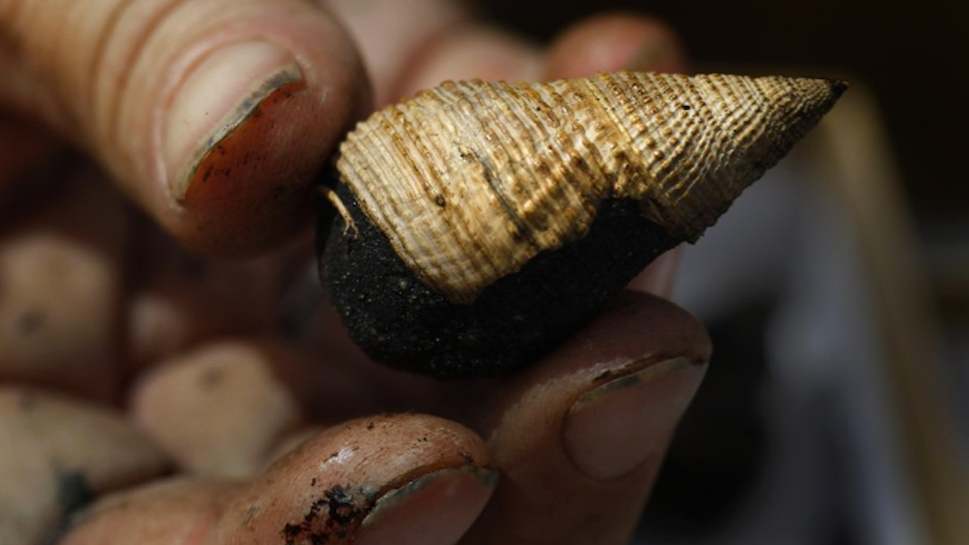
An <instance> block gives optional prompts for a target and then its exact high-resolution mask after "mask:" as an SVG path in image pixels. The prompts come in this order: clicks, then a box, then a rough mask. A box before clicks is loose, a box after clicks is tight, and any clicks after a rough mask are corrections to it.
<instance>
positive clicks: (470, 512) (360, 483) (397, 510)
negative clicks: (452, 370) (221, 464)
mask: <svg viewBox="0 0 969 545" xmlns="http://www.w3.org/2000/svg"><path fill="white" fill-rule="evenodd" d="M490 466H491V462H490V457H489V455H488V451H487V448H486V447H485V445H484V441H482V440H481V439H480V438H479V437H477V436H476V435H475V434H474V433H473V432H471V431H470V430H468V429H467V428H464V427H463V426H461V425H459V424H457V423H455V422H451V421H448V420H444V419H441V418H437V417H433V416H426V415H415V414H409V415H380V416H373V417H368V418H363V419H358V420H353V421H350V422H347V423H344V424H341V425H340V426H334V427H332V428H330V429H328V430H326V431H323V432H321V433H319V434H318V435H316V436H314V437H311V438H309V439H307V440H306V441H304V442H303V443H302V444H301V445H300V446H299V447H297V448H296V449H294V450H293V451H292V452H290V453H289V454H287V455H285V456H283V457H282V458H281V459H280V460H278V461H277V462H276V463H275V464H273V466H272V467H271V468H270V469H269V470H268V471H267V472H266V475H265V476H264V477H263V478H261V479H259V480H258V481H256V482H255V483H253V485H252V486H251V487H250V488H249V490H248V491H247V492H246V493H244V494H242V495H240V496H239V497H237V498H235V499H234V500H233V502H232V504H231V505H229V506H228V509H227V516H225V517H223V518H222V519H221V520H220V526H221V527H222V528H223V529H224V531H226V532H240V534H239V535H244V536H245V538H246V540H247V542H267V543H268V542H275V541H273V540H279V539H280V538H282V539H283V540H284V541H290V542H300V543H301V542H304V541H305V542H307V543H309V542H313V543H316V542H321V543H322V542H324V541H321V540H323V539H328V540H332V541H333V542H336V543H347V542H350V541H352V542H354V543H386V542H387V541H385V539H386V538H388V537H393V538H395V539H394V542H395V543H405V544H406V543H433V544H435V545H436V544H440V545H448V544H451V543H454V542H455V541H454V540H453V539H455V536H458V537H460V535H462V534H463V533H464V531H465V530H466V529H467V527H468V526H470V524H471V523H472V522H473V521H474V519H475V518H476V517H477V515H478V513H479V512H480V510H481V508H482V507H483V505H484V503H485V502H486V501H487V499H488V498H489V497H490V495H491V489H492V488H493V485H494V477H493V470H492V469H491V468H490ZM254 509H257V510H256V511H255V512H254V511H253V510H254ZM247 513H249V514H248V515H247ZM241 532H245V533H244V534H242V533H241ZM314 540H316V541H314Z"/></svg>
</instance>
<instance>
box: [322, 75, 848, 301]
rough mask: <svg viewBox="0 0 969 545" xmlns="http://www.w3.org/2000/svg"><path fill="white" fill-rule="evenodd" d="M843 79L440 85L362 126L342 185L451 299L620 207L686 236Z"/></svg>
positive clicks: (464, 297) (828, 100)
mask: <svg viewBox="0 0 969 545" xmlns="http://www.w3.org/2000/svg"><path fill="white" fill-rule="evenodd" d="M840 91H841V87H840V84H839V83H838V82H831V81H828V80H821V79H804V78H784V77H764V78H749V77H744V76H728V75H701V76H693V77H687V76H683V75H672V74H651V73H634V72H620V73H616V74H602V75H599V76H596V77H592V78H585V79H579V80H562V81H556V82H551V83H540V84H534V83H514V84H509V83H485V82H482V81H467V82H457V83H455V82H447V83H445V84H444V85H442V86H440V87H437V88H435V89H431V90H428V91H424V92H422V93H420V94H418V95H417V96H415V97H414V98H413V99H411V100H408V101H405V102H403V103H400V104H396V105H394V106H390V107H388V108H386V109H384V110H382V111H380V112H377V113H376V114H374V115H373V116H371V117H370V118H369V119H368V120H366V121H365V122H363V123H361V124H360V125H359V126H358V127H357V128H356V129H355V130H354V131H353V132H352V133H351V134H350V135H349V136H348V138H347V140H346V141H345V142H344V143H343V145H342V147H341V150H340V151H341V155H340V158H339V160H338V162H337V169H338V170H339V172H340V175H341V180H342V181H343V183H345V184H347V186H348V187H349V188H350V189H351V190H352V192H353V194H354V195H355V196H356V198H357V200H358V202H359V205H360V207H361V209H362V210H363V211H364V213H365V214H366V215H367V217H368V218H369V219H370V220H371V221H372V222H373V223H374V224H375V225H376V226H377V227H378V228H379V229H380V230H381V231H382V232H383V233H384V234H385V235H386V236H387V238H388V240H389V242H390V244H391V245H392V247H393V248H394V250H395V252H396V253H397V255H398V256H399V257H400V258H401V260H402V261H403V262H404V263H406V264H407V266H408V267H409V268H410V269H411V270H412V271H413V272H414V274H415V275H416V276H417V277H418V278H420V279H422V280H423V281H424V282H425V283H427V284H428V285H429V286H431V287H433V288H435V289H437V290H438V291H440V292H441V293H443V294H444V295H445V296H446V297H448V299H450V300H451V301H454V302H459V303H468V302H471V301H473V300H474V299H475V298H476V297H477V295H478V294H479V293H480V292H481V291H482V290H483V289H484V288H485V287H487V286H488V285H490V284H491V283H492V282H494V281H495V280H497V279H498V278H501V277H503V276H505V275H507V274H510V273H513V272H515V271H516V270H518V269H519V268H520V267H521V266H522V265H523V264H524V263H526V262H527V261H528V260H530V259H531V258H532V257H534V256H535V255H537V254H538V253H539V252H542V251H546V250H554V249H557V248H560V247H562V246H564V245H565V244H567V243H569V242H571V241H572V240H575V239H577V238H580V237H582V236H583V235H584V234H585V233H586V232H587V231H588V229H589V227H590V225H591V224H592V222H593V220H594V219H595V216H596V212H597V210H598V209H599V206H600V203H601V202H602V201H604V200H605V199H615V198H620V199H622V198H626V199H632V200H634V201H636V202H637V203H639V206H640V208H641V210H642V213H643V214H644V215H645V216H646V217H647V218H648V219H650V220H651V221H653V222H655V223H657V224H658V225H660V226H662V227H663V228H664V229H665V230H666V231H667V232H668V233H669V234H670V235H673V236H675V237H678V238H682V239H683V240H687V241H693V240H695V239H696V238H698V237H699V236H700V235H701V234H702V233H703V231H704V230H705V229H706V228H707V227H709V226H710V225H712V224H713V223H714V222H715V221H716V219H717V218H718V217H719V216H720V215H721V214H722V213H723V212H724V211H725V210H726V209H727V207H728V206H729V205H730V203H731V202H732V201H733V200H734V199H735V198H736V197H737V196H738V195H739V194H740V193H741V192H742V191H743V190H744V189H745V188H746V187H747V186H748V185H750V184H751V183H753V182H754V181H755V180H756V179H757V178H759V177H760V176H761V175H762V174H763V173H764V171H765V170H766V169H767V168H769V167H771V166H773V165H774V164H775V163H776V162H777V161H778V160H779V159H780V158H781V157H782V156H783V155H785V154H786V153H787V152H788V151H789V149H790V148H791V146H792V145H793V144H794V142H796V141H797V140H798V139H800V138H801V137H802V136H803V135H804V133H805V132H806V131H807V130H808V129H810V128H811V127H812V126H814V124H815V123H816V122H817V121H818V120H819V119H820V118H821V116H822V115H823V114H824V113H825V112H827V110H828V109H830V107H831V106H832V105H833V103H834V101H835V100H836V99H837V97H838V95H839V94H840Z"/></svg>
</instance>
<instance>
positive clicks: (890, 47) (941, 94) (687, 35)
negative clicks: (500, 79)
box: [479, 0, 969, 225]
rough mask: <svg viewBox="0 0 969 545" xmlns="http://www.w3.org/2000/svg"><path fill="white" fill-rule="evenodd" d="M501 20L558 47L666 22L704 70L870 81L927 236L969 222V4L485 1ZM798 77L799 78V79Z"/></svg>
mask: <svg viewBox="0 0 969 545" xmlns="http://www.w3.org/2000/svg"><path fill="white" fill-rule="evenodd" d="M479 4H480V6H481V9H482V10H483V11H484V12H485V13H487V14H489V15H490V16H491V17H492V19H494V20H496V21H499V22H501V23H503V24H505V25H507V26H511V27H513V28H517V29H519V30H521V31H522V32H524V33H526V34H528V35H531V36H533V37H536V38H538V39H542V40H547V39H551V38H552V37H553V36H555V34H557V33H558V32H560V31H561V30H562V29H564V28H565V27H566V26H568V25H569V24H570V23H571V22H574V21H576V20H578V19H580V18H582V17H583V16H588V15H591V14H594V13H599V12H603V11H609V10H628V11H635V12H639V13H645V14H649V15H653V16H655V17H658V18H660V19H663V20H665V21H666V22H667V23H669V24H670V25H671V26H672V27H673V28H675V29H676V30H677V31H678V32H679V34H680V36H681V37H682V38H683V43H684V44H685V46H686V48H687V51H688V53H689V56H690V58H691V60H692V61H693V62H694V63H695V66H696V67H698V68H700V69H702V68H703V66H705V65H712V66H719V65H734V66H744V65H767V66H777V67H780V68H782V69H784V70H785V71H788V70H791V69H797V70H799V71H800V70H803V71H805V72H806V74H805V75H830V76H839V77H846V78H848V79H852V78H854V79H856V80H861V81H863V82H864V83H866V84H867V85H868V86H869V87H871V88H872V90H873V91H874V94H875V95H876V97H877V99H878V102H879V106H880V108H881V110H882V112H883V114H884V116H885V120H886V123H887V126H888V129H889V133H890V134H889V137H890V139H891V142H892V144H893V146H894V151H895V153H896V157H897V160H898V163H899V166H900V167H901V169H902V174H903V177H904V180H905V189H906V192H907V194H908V197H909V201H910V203H911V205H912V207H913V210H914V212H915V218H916V221H917V222H918V223H919V224H930V225H934V224H937V223H939V222H942V223H948V222H950V221H952V220H955V221H959V220H962V221H965V220H967V219H969V217H967V216H969V179H967V176H966V173H965V166H964V165H965V161H966V159H967V157H969V149H967V144H969V135H967V127H969V74H967V72H969V9H967V5H969V2H966V1H965V0H950V1H949V2H944V1H942V0H928V1H924V0H923V1H914V2H898V1H877V0H840V1H839V0H815V1H813V2H805V3H800V2H789V1H788V2H785V1H776V0H775V1H766V0H739V1H733V2H723V1H721V2H690V1H679V2H678V1H675V0H674V1H669V0H667V1H666V2H663V3H660V2H656V1H651V2H647V1H643V0H639V1H637V0H601V1H598V2H593V1H577V0H559V1H551V0H537V1H528V0H517V1H516V0H479ZM787 75H797V74H787Z"/></svg>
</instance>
